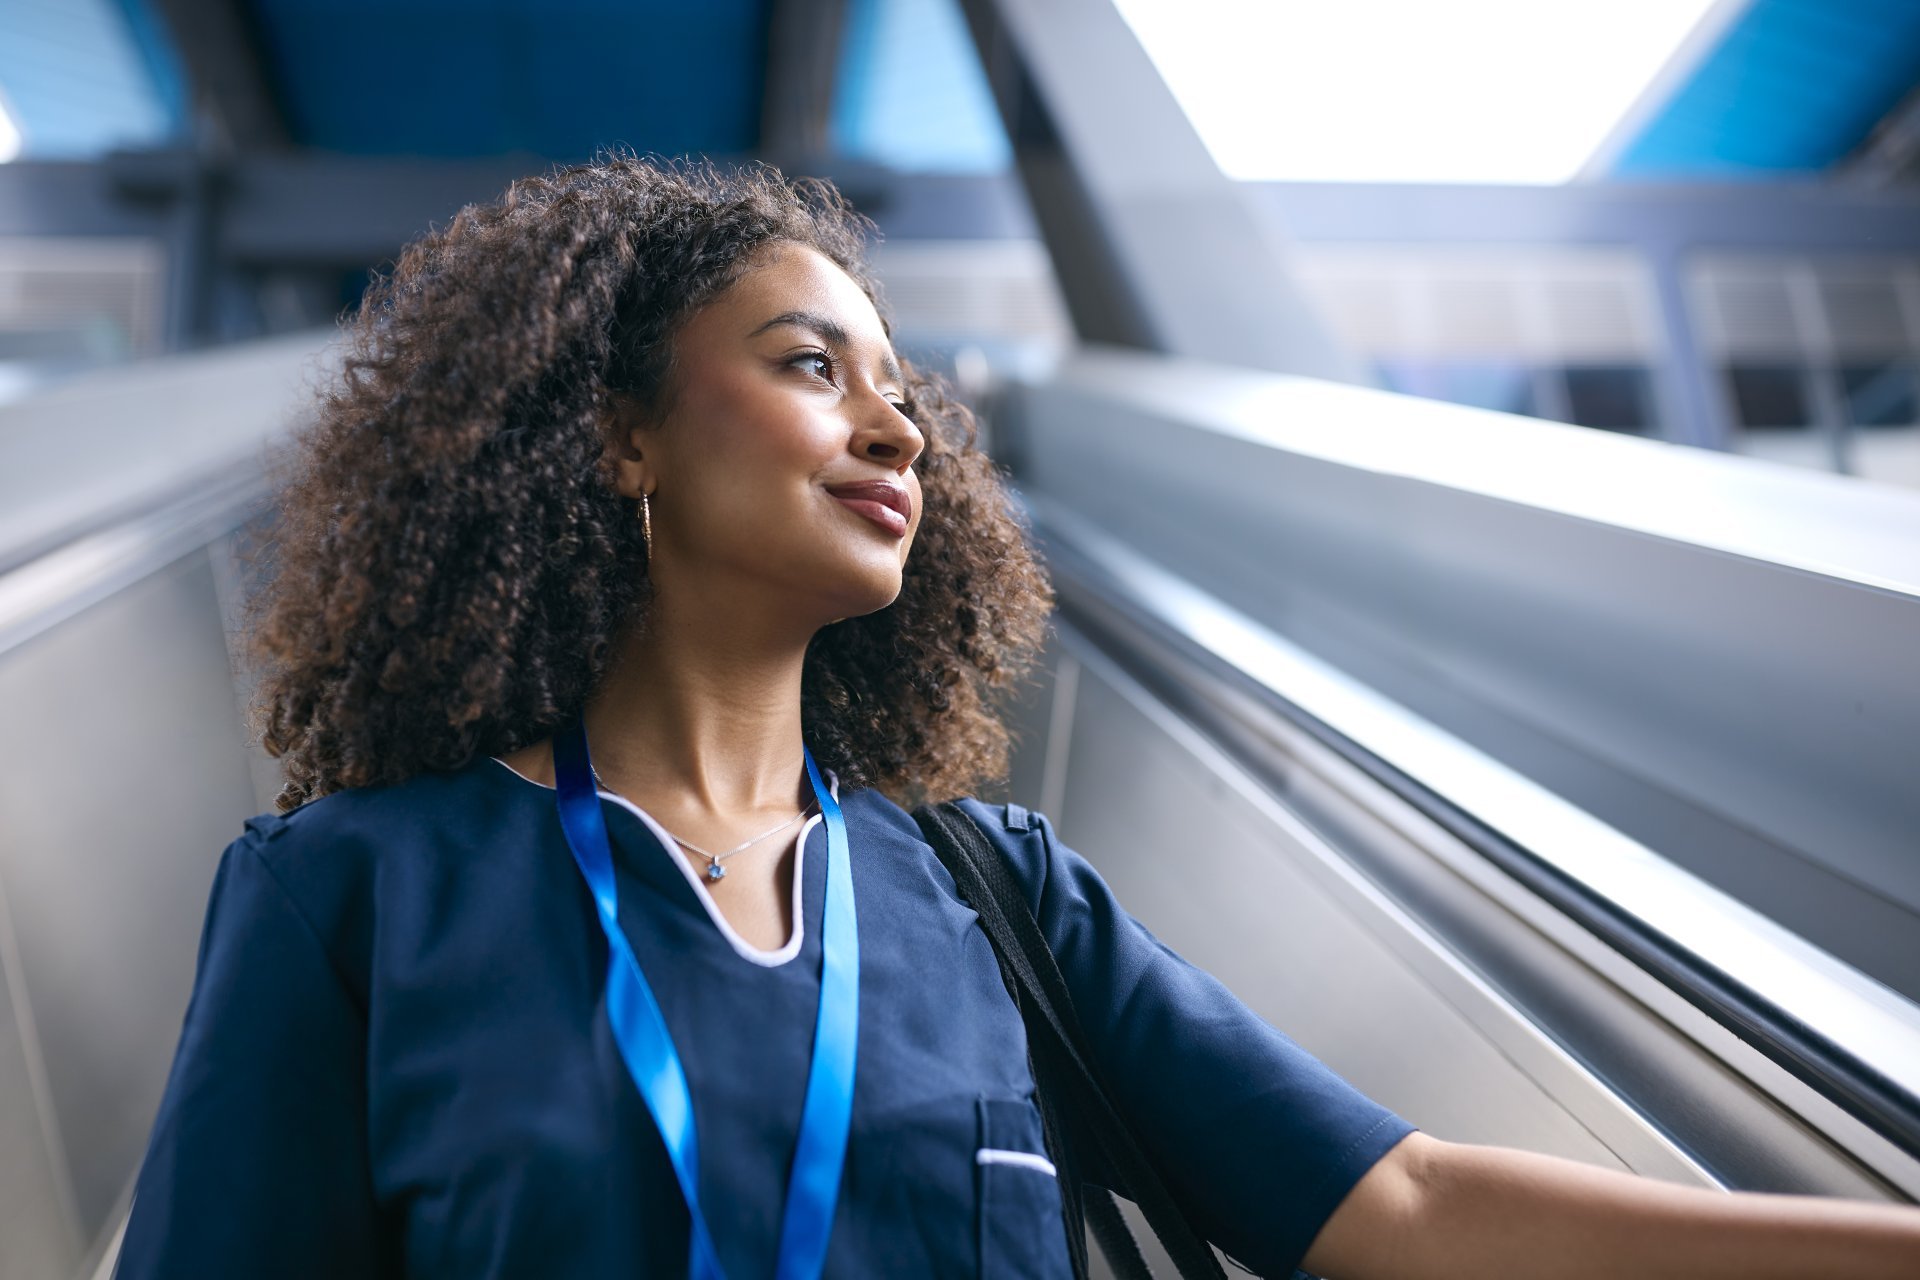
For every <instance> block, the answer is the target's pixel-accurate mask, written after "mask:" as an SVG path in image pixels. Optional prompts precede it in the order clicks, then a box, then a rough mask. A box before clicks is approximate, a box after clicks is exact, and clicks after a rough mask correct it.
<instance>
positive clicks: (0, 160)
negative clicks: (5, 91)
mask: <svg viewBox="0 0 1920 1280" xmlns="http://www.w3.org/2000/svg"><path fill="white" fill-rule="evenodd" d="M19 154H20V126H19V125H17V124H15V123H14V122H13V117H12V116H11V115H9V114H8V113H7V100H6V98H5V97H0V164H5V163H6V162H7V161H9V160H11V159H13V158H14V157H15V156H17V155H19Z"/></svg>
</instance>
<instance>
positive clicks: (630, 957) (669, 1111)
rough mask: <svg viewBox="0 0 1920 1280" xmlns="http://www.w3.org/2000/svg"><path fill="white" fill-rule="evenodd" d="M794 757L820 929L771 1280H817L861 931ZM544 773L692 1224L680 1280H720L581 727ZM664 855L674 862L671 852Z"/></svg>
mask: <svg viewBox="0 0 1920 1280" xmlns="http://www.w3.org/2000/svg"><path fill="white" fill-rule="evenodd" d="M805 754H806V760H807V778H808V780H809V781H811V782H812V783H813V795H814V798H815V799H816V800H817V801H819V803H820V812H821V814H822V815H823V816H824V817H825V819H826V823H827V901H826V909H825V916H826V919H825V923H824V925H823V926H822V930H821V932H822V939H821V948H820V950H821V967H820V1013H819V1017H818V1020H817V1021H816V1022H815V1024H814V1032H813V1065H812V1066H811V1068H809V1070H808V1072H807V1097H806V1102H805V1104H804V1105H803V1106H802V1108H801V1112H800V1141H799V1144H798V1145H797V1146H796V1148H795V1150H794V1153H793V1169H792V1171H791V1172H790V1173H789V1174H788V1177H787V1204H786V1209H785V1212H784V1213H783V1215H782V1217H781V1222H780V1260H779V1264H778V1266H777V1268H776V1270H775V1272H774V1277H775V1280H817V1278H818V1277H819V1275H820V1273H821V1271H822V1270H823V1269H824V1268H825V1267H826V1263H827V1237H828V1235H829V1234H830V1233H831V1232H832V1230H833V1211H834V1205H835V1204H836V1203H837V1202H838V1200H839V1198H840V1170H841V1167H842V1166H843V1165H844V1164H845V1162H846V1154H847V1129H848V1124H849V1121H850V1120H851V1118H852V1114H853V1062H854V1051H855V1049H856V1047H857V1042H858V1038H859V1028H860V934H859V930H858V929H857V927H856V921H855V917H854V909H853V867H852V863H851V860H850V859H849V857H848V854H847V823H846V819H845V818H844V817H842V816H841V813H840V802H839V801H837V800H835V799H834V798H833V793H832V792H831V791H829V790H827V786H826V784H825V783H824V782H822V781H821V779H820V769H819V767H818V766H817V765H815V764H814V762H813V753H812V752H811V751H808V752H806V753H805ZM553 768H554V774H555V778H554V782H555V790H556V791H557V792H558V800H557V803H558V805H559V809H560V825H561V827H562V828H563V829H564V830H565V831H566V833H567V844H568V845H570V846H571V847H572V849H573V860H574V862H575V863H577V864H578V865H579V867H580V874H581V875H582V876H584V877H585V878H586V881H587V887H588V889H590V890H591V891H592V892H593V904H594V906H595V907H596V908H598V910H599V913H600V927H601V929H602V930H603V931H605V933H606V935H607V949H608V952H609V955H608V958H607V1020H608V1021H609V1022H610V1023H611V1024H612V1025H613V1038H614V1041H615V1043H617V1044H618V1045H619V1046H620V1056H621V1057H622V1058H623V1059H625V1060H626V1064H627V1074H628V1075H630V1076H632V1077H633V1083H634V1084H635V1085H636V1086H637V1087H638V1088H639V1090H640V1096H641V1097H643V1098H645V1099H646V1103H647V1110H648V1111H649V1112H651V1113H652V1114H653V1122H654V1123H655V1124H656V1125H658V1126H659V1128H660V1137H661V1139H662V1141H664V1142H665V1144H666V1148H667V1156H668V1158H669V1159H670V1160H672V1162H673V1173H674V1177H675V1178H676V1179H677V1180H678V1181H679V1183H680V1193H681V1195H683V1196H685V1197H686V1201H687V1212H688V1214H689V1216H690V1217H691V1218H692V1220H693V1231H692V1242H691V1246H690V1249H689V1254H688V1259H687V1274H688V1276H689V1277H691V1280H725V1273H724V1272H722V1271H721V1270H720V1260H719V1257H718V1256H717V1255H716V1254H715V1253H714V1251H713V1237H712V1236H711V1235H709V1234H708V1232H707V1222H706V1219H705V1217H703V1216H702V1215H701V1213H700V1168H699V1148H698V1144H697V1143H696V1142H695V1140H694V1133H693V1096H692V1094H691V1093H690V1092H689V1091H688V1089H687V1073H686V1071H685V1070H683V1069H682V1068H681V1066H680V1055H679V1053H678V1052H676V1051H675V1049H674V1047H673V1037H672V1036H671V1035H669V1034H668V1032H667V1022H666V1019H665V1018H664V1017H662V1016H661V1013H660V1004H659V1001H657V1000H655V999H654V997H653V988H651V987H649V986H648V985H647V979H646V976H645V975H644V974H642V973H641V972H640V962H639V961H638V960H637V959H635V958H634V954H633V948H632V947H630V946H629V945H628V944H627V935H626V934H625V933H623V932H621V930H620V899H619V895H618V892H617V890H616V889H615V888H614V883H613V847H612V845H611V844H610V843H609V842H608V840H607V824H606V818H605V816H604V815H603V814H602V813H601V812H600V797H599V794H598V793H597V791H596V790H595V788H594V782H593V765H592V763H591V762H590V760H589V758H588V756H587V734H586V729H585V727H584V726H583V725H582V724H581V722H580V721H579V720H577V719H576V720H574V721H573V723H572V724H570V725H568V726H567V727H566V728H565V729H562V730H561V731H560V732H559V733H557V734H555V735H554V739H553ZM668 853H669V855H670V856H676V857H677V856H678V855H677V854H674V853H673V851H672V850H668ZM795 874H796V875H797V874H799V873H798V871H797V870H796V871H795Z"/></svg>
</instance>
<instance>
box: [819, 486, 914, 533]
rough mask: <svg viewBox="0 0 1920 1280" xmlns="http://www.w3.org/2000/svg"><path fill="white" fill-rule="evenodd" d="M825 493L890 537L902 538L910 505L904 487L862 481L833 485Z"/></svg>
mask: <svg viewBox="0 0 1920 1280" xmlns="http://www.w3.org/2000/svg"><path fill="white" fill-rule="evenodd" d="M827 493H828V494H829V495H830V496H831V497H832V498H833V499H834V501H836V502H838V503H840V504H841V505H842V506H845V507H849V508H851V509H852V510H854V511H857V512H859V513H860V514H861V515H863V516H865V517H866V518H867V519H869V520H871V521H873V522H874V523H875V524H877V525H879V526H880V527H881V528H882V529H885V530H886V531H887V532H888V533H891V534H892V535H893V536H894V537H896V538H903V537H905V536H906V533H907V524H908V518H907V517H908V514H909V513H910V512H911V511H912V510H913V502H912V499H911V498H909V497H908V496H907V491H906V489H905V487H904V486H901V485H895V484H888V483H887V482H886V481H884V480H864V481H860V482H857V483H854V484H837V485H833V486H832V487H830V488H829V489H828V490H827Z"/></svg>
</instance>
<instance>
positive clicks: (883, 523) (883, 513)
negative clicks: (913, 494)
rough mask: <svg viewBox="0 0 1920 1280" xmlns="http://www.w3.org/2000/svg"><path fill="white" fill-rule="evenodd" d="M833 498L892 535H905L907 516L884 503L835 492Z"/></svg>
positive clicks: (897, 536) (898, 536) (899, 536)
mask: <svg viewBox="0 0 1920 1280" xmlns="http://www.w3.org/2000/svg"><path fill="white" fill-rule="evenodd" d="M833 498H834V501H836V502H838V503H840V504H841V505H843V506H847V507H851V508H852V509H853V510H855V511H858V512H859V513H860V514H861V515H863V516H865V517H866V518H867V519H869V520H871V521H873V522H874V523H875V524H877V525H879V526H880V527H881V528H882V529H885V530H886V531H887V532H888V533H891V534H892V535H893V536H894V537H896V538H903V537H905V536H906V533H907V518H906V517H905V516H903V515H901V514H900V513H899V512H898V511H895V510H894V509H893V508H892V507H890V506H888V505H887V504H886V503H884V502H880V501H878V500H876V499H874V498H851V497H847V498H843V497H841V496H840V495H839V494H837V493H836V494H834V495H833Z"/></svg>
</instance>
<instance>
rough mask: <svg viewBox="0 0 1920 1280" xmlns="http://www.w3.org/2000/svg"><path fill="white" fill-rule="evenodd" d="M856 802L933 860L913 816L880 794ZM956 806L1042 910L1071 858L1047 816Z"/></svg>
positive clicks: (974, 800) (964, 803)
mask: <svg viewBox="0 0 1920 1280" xmlns="http://www.w3.org/2000/svg"><path fill="white" fill-rule="evenodd" d="M856 797H857V798H856V799H855V800H854V803H855V804H857V805H859V804H867V805H872V806H873V807H875V808H877V809H879V810H880V811H881V816H882V817H883V820H884V821H886V822H888V823H889V824H890V825H892V826H893V827H895V828H897V829H898V830H900V831H901V832H903V833H905V834H906V835H908V836H909V837H910V838H911V839H912V840H914V841H915V842H916V843H917V844H918V845H919V847H920V848H921V849H922V850H923V851H924V852H925V854H926V856H927V857H928V858H933V857H934V856H935V855H934V853H933V849H932V846H931V845H930V844H929V843H928V842H927V840H926V837H925V835H924V833H923V832H922V831H921V829H920V827H919V824H918V821H917V819H916V818H915V817H914V815H913V814H911V813H909V812H907V811H906V810H905V809H903V808H901V807H900V806H899V805H897V804H895V803H894V802H893V801H891V800H889V799H887V798H886V797H884V796H882V795H880V794H879V793H878V792H874V791H861V792H858V793H856ZM953 803H954V804H956V805H958V806H959V808H960V810H961V811H962V812H963V813H965V814H966V816H967V817H968V818H969V819H971V820H972V822H973V825H974V826H975V827H976V828H978V829H979V831H980V834H981V835H983V836H985V837H986V839H987V843H989V844H990V845H992V846H993V847H994V851H995V852H996V853H998V854H999V855H1000V857H1001V858H1002V859H1003V860H1004V861H1005V862H1006V863H1007V865H1008V866H1009V867H1010V868H1011V869H1012V870H1013V873H1014V876H1015V878H1016V879H1017V880H1018V881H1019V882H1020V887H1021V889H1022V890H1023V891H1024V892H1025V894H1026V897H1027V900H1028V902H1029V903H1030V904H1031V905H1033V906H1034V907H1035V908H1036V909H1038V907H1039V904H1040V901H1041V899H1042V898H1043V897H1044V896H1045V894H1046V890H1047V886H1048V884H1049V882H1050V880H1051V879H1052V878H1053V875H1052V873H1053V871H1054V869H1055V866H1056V864H1058V863H1059V862H1060V861H1061V859H1062V858H1063V857H1070V856H1072V855H1071V853H1070V851H1068V850H1066V849H1065V848H1064V847H1063V846H1061V845H1060V844H1059V842H1058V841H1057V840H1056V838H1055V836H1054V832H1053V824H1052V823H1051V822H1049V821H1048V820H1047V818H1046V815H1044V814H1042V813H1040V812H1038V811H1037V810H1033V809H1028V808H1026V807H1025V806H1023V805H1019V804H1012V803H1002V802H999V801H988V800H982V799H980V798H979V797H977V796H962V797H960V798H958V799H957V800H955V801H953Z"/></svg>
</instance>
